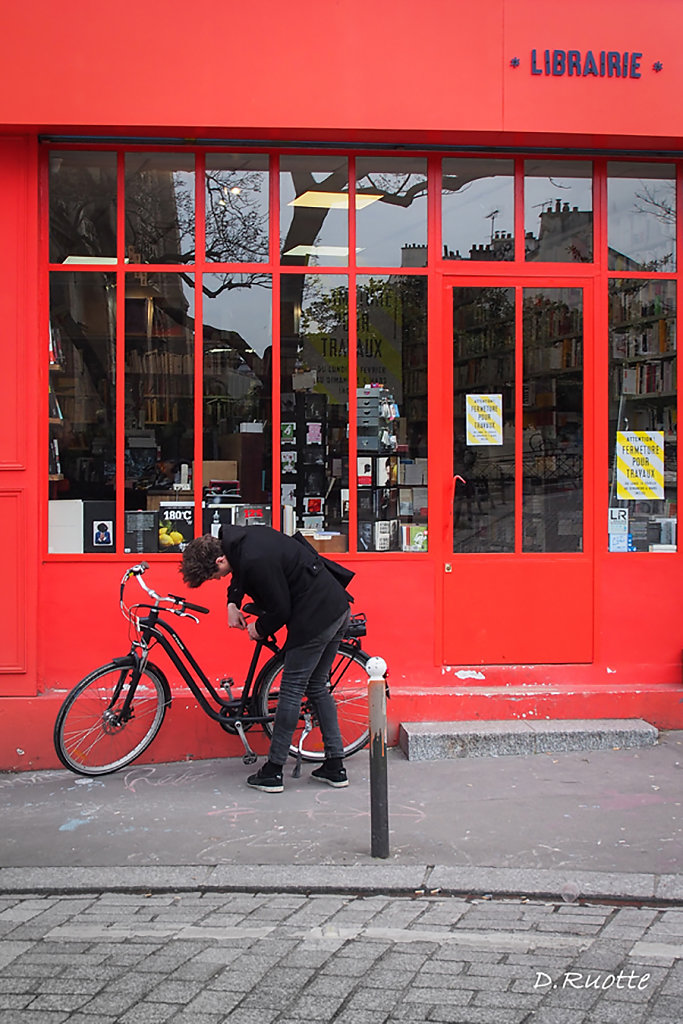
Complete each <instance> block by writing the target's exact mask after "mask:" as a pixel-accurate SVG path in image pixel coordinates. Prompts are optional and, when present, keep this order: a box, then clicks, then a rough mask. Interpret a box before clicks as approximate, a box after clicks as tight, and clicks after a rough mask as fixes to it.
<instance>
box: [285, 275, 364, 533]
mask: <svg viewBox="0 0 683 1024" xmlns="http://www.w3.org/2000/svg"><path fill="white" fill-rule="evenodd" d="M281 295H282V304H281V319H280V329H281V339H280V344H281V354H280V368H281V382H280V388H281V410H280V416H281V423H280V473H281V477H280V479H281V504H282V515H283V529H284V530H285V532H287V533H291V532H293V531H294V528H295V527H297V528H300V529H302V531H303V532H304V533H306V534H308V535H309V536H311V537H312V538H313V539H314V540H315V541H316V543H318V544H321V545H322V546H324V548H325V550H328V551H347V550H348V529H349V440H348V422H349V397H348V396H349V322H348V320H349V312H348V310H349V305H348V303H349V289H348V280H347V278H346V277H343V276H338V275H329V274H328V275H324V274H320V275H315V274H296V275H293V274H288V275H286V276H283V278H282V281H281Z"/></svg>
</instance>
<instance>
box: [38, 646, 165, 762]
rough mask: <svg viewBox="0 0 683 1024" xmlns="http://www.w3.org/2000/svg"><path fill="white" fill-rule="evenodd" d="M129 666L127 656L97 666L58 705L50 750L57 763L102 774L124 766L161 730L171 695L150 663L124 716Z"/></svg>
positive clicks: (162, 679)
mask: <svg viewBox="0 0 683 1024" xmlns="http://www.w3.org/2000/svg"><path fill="white" fill-rule="evenodd" d="M133 668H134V663H133V660H132V659H128V658H120V659H119V660H118V661H112V662H110V663H109V664H108V665H102V666H101V667H100V668H97V669H95V671H94V672H91V673H90V675H88V676H86V677H85V679H83V680H81V682H80V683H79V684H78V685H77V686H76V687H74V689H73V690H72V691H71V693H70V694H69V696H68V697H67V698H66V700H65V701H64V703H63V704H62V706H61V708H60V710H59V714H58V715H57V721H56V722H55V729H54V744H55V750H56V751H57V756H58V757H59V760H60V761H61V762H62V764H63V765H65V766H66V767H67V768H70V769H71V770H72V771H74V772H78V774H79V775H107V774H108V773H109V772H115V771H117V769H119V768H123V767H124V766H125V765H127V764H130V763H131V761H134V760H135V758H136V757H139V756H140V754H141V753H142V752H143V751H144V750H146V749H147V747H148V746H149V745H150V743H151V742H152V740H153V739H154V737H155V736H156V734H157V733H158V731H159V729H160V728H161V723H162V722H163V720H164V715H165V714H166V708H167V706H168V705H169V704H170V702H171V691H170V690H169V687H168V683H167V682H166V680H165V678H164V677H163V676H162V674H161V673H160V672H159V670H158V669H157V668H155V667H154V666H153V665H148V666H147V667H146V668H145V670H144V672H143V673H142V674H141V676H140V679H139V681H138V684H137V686H136V688H135V694H134V696H133V700H132V702H131V704H130V709H129V713H128V714H127V715H126V714H125V713H124V710H123V705H124V701H125V699H126V696H127V695H128V693H129V689H130V685H131V682H132V677H133Z"/></svg>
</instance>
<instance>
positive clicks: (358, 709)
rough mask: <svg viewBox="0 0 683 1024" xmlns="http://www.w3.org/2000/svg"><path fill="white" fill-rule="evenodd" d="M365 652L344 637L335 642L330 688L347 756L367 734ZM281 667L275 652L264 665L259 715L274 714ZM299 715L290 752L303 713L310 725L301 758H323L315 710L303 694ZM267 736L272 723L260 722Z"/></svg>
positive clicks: (299, 731) (298, 735) (294, 750)
mask: <svg viewBox="0 0 683 1024" xmlns="http://www.w3.org/2000/svg"><path fill="white" fill-rule="evenodd" d="M368 657H369V656H368V655H367V654H366V653H365V651H362V650H360V649H359V648H358V647H355V646H354V645H353V644H349V643H346V642H345V641H344V642H342V643H341V644H340V645H339V653H338V654H337V657H336V658H335V661H334V664H333V666H332V672H331V673H330V689H331V691H332V695H333V697H334V699H335V702H336V705H337V717H338V719H339V729H340V731H341V735H342V742H343V744H344V757H350V756H351V754H355V753H356V751H357V750H362V748H363V747H364V746H365V745H366V744H367V742H368V740H369V738H370V730H369V728H368V673H367V671H366V669H365V666H366V664H367V662H368ZM283 668H284V658H283V657H282V656H281V655H277V656H276V657H275V658H272V659H271V660H270V661H269V662H268V664H267V665H266V666H265V667H264V669H263V673H262V674H261V681H260V683H259V689H258V697H257V701H258V709H259V712H258V713H259V715H274V714H275V709H276V707H277V701H278V697H279V695H280V681H281V679H282V670H283ZM301 711H302V716H301V718H300V719H299V724H298V726H297V728H296V730H295V732H294V736H293V737H292V744H291V746H290V748H289V752H290V754H292V755H293V756H296V755H297V754H298V752H299V740H300V738H301V734H302V732H303V729H304V720H303V715H304V713H310V714H311V716H312V724H313V729H312V730H311V732H309V733H308V734H307V735H306V736H305V737H304V740H303V743H302V746H301V753H302V756H303V758H304V760H305V761H323V760H324V759H325V748H324V744H323V738H322V733H321V732H320V727H319V725H318V722H317V719H316V717H315V713H314V710H313V708H312V707H310V706H309V702H308V700H307V699H306V698H304V702H303V705H302V709H301ZM263 728H264V729H265V731H266V733H267V734H268V736H272V735H273V723H272V722H265V723H264V725H263Z"/></svg>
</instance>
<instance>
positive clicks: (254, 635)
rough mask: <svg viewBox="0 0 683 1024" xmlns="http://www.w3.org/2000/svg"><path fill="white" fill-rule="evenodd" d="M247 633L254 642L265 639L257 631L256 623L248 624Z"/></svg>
mask: <svg viewBox="0 0 683 1024" xmlns="http://www.w3.org/2000/svg"><path fill="white" fill-rule="evenodd" d="M247 633H248V634H249V636H250V637H251V639H252V640H262V639H263V637H262V636H261V634H260V633H259V632H258V630H257V629H256V623H255V622H248V623H247Z"/></svg>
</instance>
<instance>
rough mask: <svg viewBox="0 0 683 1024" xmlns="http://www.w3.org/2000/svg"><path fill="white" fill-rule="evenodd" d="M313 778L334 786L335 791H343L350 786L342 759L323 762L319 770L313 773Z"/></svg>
mask: <svg viewBox="0 0 683 1024" xmlns="http://www.w3.org/2000/svg"><path fill="white" fill-rule="evenodd" d="M311 778H312V779H318V780H319V781H320V782H326V783H327V785H328V786H334V788H335V789H342V788H343V787H344V786H348V784H349V780H348V779H347V777H346V768H345V767H344V765H343V764H342V763H341V759H337V760H335V761H323V763H322V764H321V765H320V767H319V768H316V769H315V770H314V771H312V772H311Z"/></svg>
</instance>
